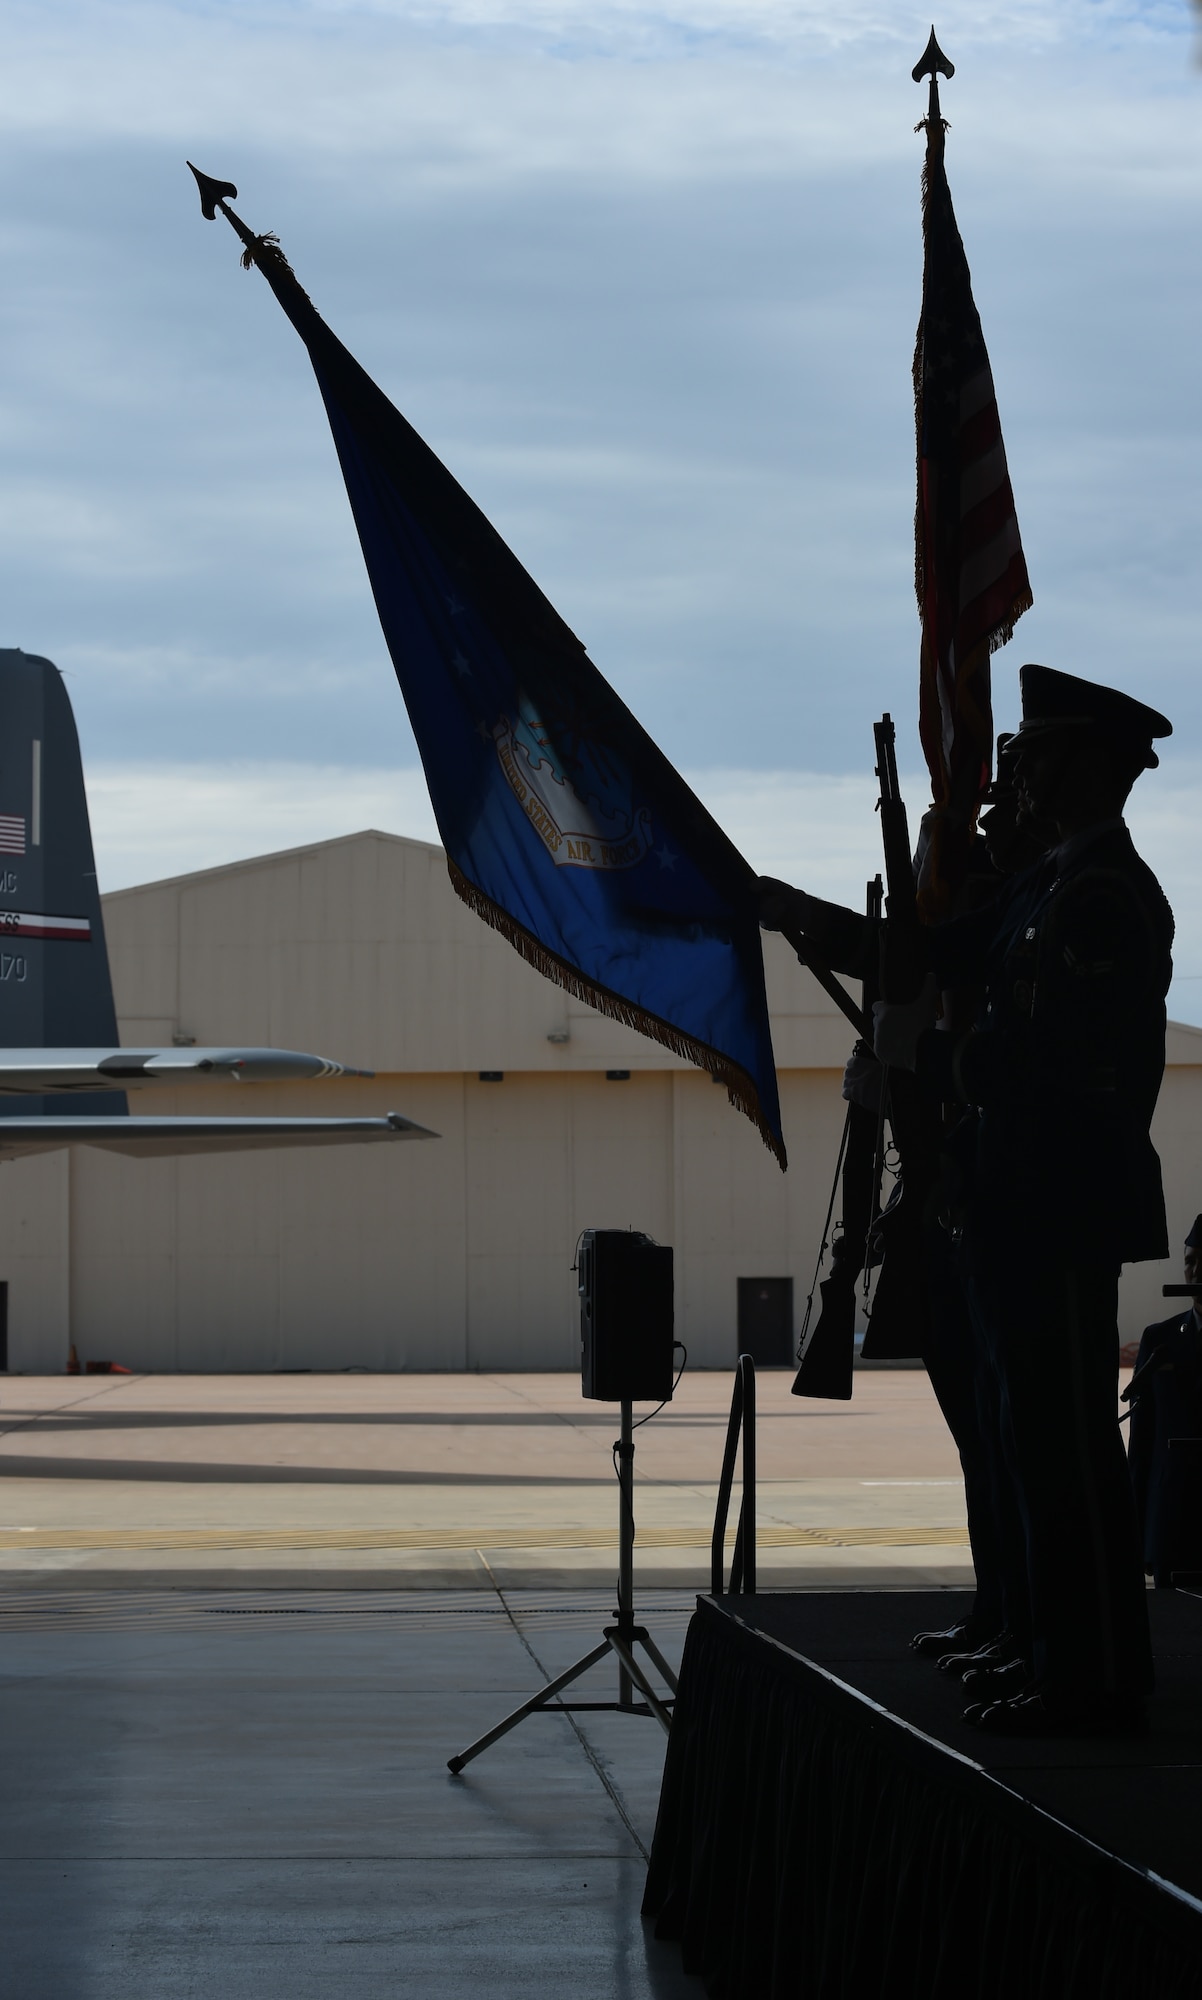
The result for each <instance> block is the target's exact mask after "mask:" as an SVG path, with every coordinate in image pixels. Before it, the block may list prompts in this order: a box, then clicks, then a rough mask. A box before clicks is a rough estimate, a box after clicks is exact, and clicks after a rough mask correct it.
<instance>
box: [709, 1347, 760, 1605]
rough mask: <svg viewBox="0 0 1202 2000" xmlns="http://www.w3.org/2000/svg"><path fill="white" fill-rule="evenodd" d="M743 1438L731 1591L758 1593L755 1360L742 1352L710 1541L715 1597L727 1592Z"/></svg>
mask: <svg viewBox="0 0 1202 2000" xmlns="http://www.w3.org/2000/svg"><path fill="white" fill-rule="evenodd" d="M740 1433H741V1434H742V1439H743V1495H742V1499H741V1501H740V1503H739V1526H738V1530H737V1532H736V1534H735V1552H734V1555H733V1557H732V1558H731V1565H730V1589H731V1594H732V1595H733V1594H736V1593H738V1592H742V1594H743V1595H744V1596H746V1597H754V1596H755V1362H754V1361H753V1360H752V1358H751V1356H750V1354H740V1356H739V1358H738V1361H737V1362H736V1363H735V1386H734V1394H733V1395H732V1397H731V1399H730V1422H729V1423H728V1424H727V1427H726V1451H725V1453H724V1455H723V1459H722V1478H721V1480H720V1481H719V1484H718V1506H717V1510H716V1512H715V1514H714V1536H713V1540H712V1542H711V1543H710V1588H711V1590H712V1591H713V1594H714V1596H715V1597H721V1596H723V1595H724V1588H725V1587H724V1583H723V1575H724V1571H725V1567H726V1563H725V1549H726V1520H727V1515H728V1514H729V1512H730V1495H731V1489H732V1487H733V1486H734V1480H735V1458H736V1455H737V1453H738V1449H739V1437H740Z"/></svg>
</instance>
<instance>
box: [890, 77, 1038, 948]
mask: <svg viewBox="0 0 1202 2000" xmlns="http://www.w3.org/2000/svg"><path fill="white" fill-rule="evenodd" d="M924 123H925V128H926V135H927V156H926V164H925V166H924V168H923V177H922V198H923V202H922V233H923V253H924V254H923V274H922V313H921V316H920V318H919V321H918V338H917V340H916V342H915V347H914V413H915V421H916V425H917V432H918V506H917V510H916V513H915V518H914V584H915V589H916V590H917V593H918V609H919V614H920V616H921V618H922V663H921V671H920V680H919V705H918V728H919V735H920V737H921V739H922V747H923V753H924V755H925V757H926V760H927V766H928V768H929V770H930V773H931V796H932V801H933V803H934V805H935V806H936V807H943V808H950V811H949V812H948V814H947V816H946V817H940V816H937V817H936V819H935V821H934V822H933V836H932V840H931V844H930V847H929V849H928V850H927V854H926V857H925V859H924V862H923V870H922V878H921V880H920V883H919V891H918V896H919V910H920V912H921V914H922V916H923V917H924V918H925V919H926V920H927V921H928V922H930V921H936V920H938V918H939V917H941V916H943V915H946V914H947V912H948V910H949V907H950V905H951V902H952V899H953V897H954V895H955V891H956V887H957V885H958V883H959V881H960V880H961V879H962V877H963V874H964V870H965V868H966V866H967V861H968V853H969V844H970V839H971V833H972V829H973V826H974V824H975V820H976V812H977V807H978V805H979V803H980V799H981V794H982V792H983V791H984V789H985V786H986V785H987V783H988V782H989V768H990V761H991V758H992V753H993V714H992V709H991V705H990V695H989V656H990V654H991V653H993V652H995V651H996V649H997V648H998V647H999V646H1004V645H1005V643H1006V641H1007V639H1009V637H1010V635H1011V633H1012V632H1013V630H1014V626H1015V621H1016V620H1017V619H1018V618H1020V617H1021V616H1022V614H1023V612H1024V611H1026V610H1027V609H1028V607H1029V606H1030V603H1031V585H1030V583H1029V581H1028V578H1027V565H1026V561H1025V559H1024V557H1023V549H1022V541H1021V539H1020V536H1019V532H1018V518H1017V516H1016V514H1015V511H1014V494H1013V492H1012V491H1011V487H1010V474H1009V472H1008V471H1007V469H1006V449H1005V446H1004V445H1003V443H1002V427H1001V422H1000V419H999V417H998V408H997V399H996V397H995V395H994V389H993V375H992V373H991V371H990V367H989V356H988V354H987V353H986V351H985V339H984V335H983V334H982V332H981V319H980V315H979V313H978V312H977V309H976V306H975V305H974V303H973V296H972V280H971V278H970V276H969V270H968V260H967V258H966V257H965V255H964V245H963V243H962V242H961V240H960V232H959V230H958V229H957V227H956V217H955V213H954V211H953V209H952V197H951V191H950V189H949V187H948V184H947V173H946V170H945V167H944V159H943V151H944V132H945V127H944V123H943V120H942V119H941V118H940V117H939V116H938V115H937V113H936V115H935V116H934V117H929V118H927V119H926V120H925V121H924Z"/></svg>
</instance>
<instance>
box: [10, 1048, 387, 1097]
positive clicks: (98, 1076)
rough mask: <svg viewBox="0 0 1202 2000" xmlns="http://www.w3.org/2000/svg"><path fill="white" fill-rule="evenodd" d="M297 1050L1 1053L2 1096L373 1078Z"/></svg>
mask: <svg viewBox="0 0 1202 2000" xmlns="http://www.w3.org/2000/svg"><path fill="white" fill-rule="evenodd" d="M374 1074H375V1072H374V1071H373V1070H370V1069H348V1068H347V1066H346V1065H345V1063H336V1062H330V1061H329V1060H328V1059H327V1058H326V1057H325V1056H308V1055H302V1054H301V1053H300V1052H299V1051H297V1050H296V1049H198V1048H191V1047H184V1048H170V1049H121V1048H113V1047H110V1048H99V1049H57V1048H34V1049H5V1048H0V1094H2V1095H4V1096H20V1097H26V1096H28V1097H57V1096H59V1095H60V1094H61V1093H62V1092H63V1091H71V1090H86V1091H89V1092H91V1091H96V1090H138V1089H141V1088H144V1087H145V1086H146V1085H147V1084H152V1083H157V1084H169V1085H170V1086H171V1088H172V1089H176V1088H178V1087H179V1085H181V1084H193V1083H302V1082H308V1081H309V1080H310V1079H313V1078H316V1077H323V1076H373V1075H374Z"/></svg>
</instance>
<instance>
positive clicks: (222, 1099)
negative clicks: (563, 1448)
mask: <svg viewBox="0 0 1202 2000" xmlns="http://www.w3.org/2000/svg"><path fill="white" fill-rule="evenodd" d="M104 907H105V922H106V928H107V931H108V938H109V947H110V955H111V959H112V965H113V975H114V986H115V990H116V994H117V1004H118V1013H119V1017H120V1022H121V1034H122V1040H123V1042H125V1043H126V1044H127V1045H136V1044H137V1043H139V1042H159V1041H170V1039H171V1038H172V1036H173V1035H189V1036H192V1037H194V1038H195V1039H196V1040H197V1041H200V1042H204V1043H221V1042H223V1041H230V1042H234V1041H237V1042H243V1043H255V1042H264V1043H274V1044H276V1045H278V1046H283V1047H295V1048H304V1049H312V1050H315V1051H317V1052H319V1053H321V1054H323V1055H329V1056H334V1057H337V1058H338V1059H340V1060H342V1061H345V1062H348V1063H352V1064H356V1065H361V1066H363V1067H365V1068H371V1069H374V1070H375V1071H376V1072H377V1076H376V1078H375V1080H374V1081H371V1080H350V1079H346V1080H338V1081H336V1082H331V1083H327V1084H322V1085H317V1086H312V1087H308V1088H303V1087H302V1088H295V1087H294V1088H289V1089H276V1088H270V1089H269V1088H257V1089H254V1090H253V1093H252V1089H251V1087H245V1088H244V1087H240V1086H237V1085H228V1086H223V1087H221V1088H219V1089H215V1090H212V1091H208V1092H206V1093H205V1095H204V1102H203V1108H204V1109H206V1110H209V1111H212V1112H214V1113H219V1112H223V1111H227V1112H234V1111H236V1112H246V1111H250V1110H260V1111H262V1112H264V1113H284V1114H286V1113H288V1112H301V1111H317V1110H325V1111H329V1112H331V1113H334V1112H338V1113H342V1112H348V1113H368V1112H379V1111H386V1110H398V1111H402V1112H404V1113H405V1114H406V1115H408V1116H410V1117H413V1118H415V1119H417V1120H418V1121H419V1122H421V1123H422V1124H425V1125H428V1126H430V1127H432V1128H433V1129H434V1130H435V1131H437V1132H438V1133H439V1134H440V1135H441V1136H440V1138H439V1139H437V1140H434V1141H429V1142H423V1143H415V1144H401V1145H397V1146H395V1147H380V1146H373V1147H364V1148H362V1149H358V1148H339V1149H335V1150H328V1149H324V1148H323V1149H319V1150H316V1151H313V1152H309V1153H305V1152H303V1151H299V1150H294V1151H289V1152H280V1153H272V1154H256V1155H254V1156H249V1155H248V1156H244V1157H241V1158H239V1157H237V1156H226V1157H224V1158H221V1159H210V1160H197V1159H192V1160H179V1161H171V1160H154V1161H144V1162H135V1161H131V1160H124V1159H118V1158H115V1157H111V1156H108V1155H105V1154H103V1153H98V1152H92V1151H89V1150H87V1149H76V1150H74V1151H73V1152H72V1153H71V1154H69V1155H68V1154H55V1155H47V1156H40V1157H38V1158H36V1159H31V1160H24V1161H17V1162H13V1163H9V1164H8V1165H6V1166H5V1167H4V1168H3V1170H2V1172H0V1277H6V1278H7V1279H8V1283H9V1326H10V1334H9V1356H10V1366H11V1367H13V1368H18V1369H25V1370H26V1371H29V1372H34V1371H37V1370H40V1369H59V1368H61V1367H62V1366H63V1363H64V1360H65V1357H66V1352H67V1346H68V1343H69V1342H70V1341H72V1340H74V1342H75V1344H76V1345H77V1347H78V1348H79V1351H80V1353H81V1354H82V1355H83V1356H84V1357H85V1358H94V1359H111V1360H116V1361H120V1362H123V1363H124V1364H125V1365H127V1366H130V1367H136V1368H147V1369H182V1370H198V1371H203V1370H206V1369H227V1368H228V1369H270V1368H287V1367H293V1368H301V1367H326V1368H331V1367H333V1368H337V1367H365V1368H372V1369H376V1368H383V1369H399V1368H411V1369H438V1368H558V1367H562V1368H572V1367H574V1366H575V1365H576V1362H577V1336H576V1327H575V1311H574V1307H575V1293H574V1284H575V1280H574V1278H573V1276H572V1273H571V1270H570V1266H571V1262H572V1251H573V1247H574V1244H575V1242H576V1238H577V1236H578V1234H579V1232H580V1230H581V1229H582V1228H585V1227H588V1226H590V1225H592V1226H597V1227H626V1226H632V1227H635V1228H641V1229H645V1230H647V1231H648V1232H649V1233H650V1234H651V1235H653V1236H656V1237H657V1238H659V1239H660V1240H661V1241H665V1242H670V1243H672V1244H673V1245H674V1247H675V1251H676V1274H677V1324H678V1332H679V1333H680V1336H681V1338H683V1339H684V1340H685V1341H686V1342H687V1344H688V1347H689V1350H690V1357H691V1360H692V1361H693V1362H694V1363H695V1364H697V1365H702V1366H726V1365H728V1364H729V1362H730V1361H731V1359H732V1357H733V1355H734V1352H735V1348H736V1280H737V1278H738V1277H740V1276H749V1277H750V1276H774V1277H781V1276H791V1277H792V1278H793V1280H794V1298H795V1306H796V1310H797V1313H798V1315H800V1312H801V1310H802V1308H803V1304H804V1299H805V1294H806V1290H807V1288H808V1285H809V1281H810V1276H811V1273H812V1269H813V1261H814V1256H815V1253H816V1250H817V1245H818V1240H819V1234H820V1231H821V1226H822V1219H823V1216H824V1214H825V1208H826V1202H827V1198H828V1195H829V1191H830V1176H831V1173H832V1170H833V1165H834V1159H835V1152H836V1148H837V1144H838V1135H839V1131H840V1128H841V1122H842V1110H843V1107H842V1104H841V1100H840V1097H839V1073H840V1070H841V1068H842V1064H843V1060H844V1057H845V1055H846V1053H847V1048H848V1044H849V1030H848V1029H847V1026H846V1024H845V1023H844V1021H843V1019H842V1017H841V1016H840V1015H839V1014H838V1013H837V1011H836V1010H835V1008H834V1007H833V1006H832V1004H831V1002H830V1001H829V1000H828V999H827V997H826V996H825V995H824V994H823V993H822V992H821V990H820V989H819V988H818V987H817V986H816V984H815V983H814V982H813V980H812V979H811V978H810V976H809V975H808V974H807V973H806V972H804V971H803V970H802V969H801V968H800V967H799V966H798V965H797V963H796V961H795V959H794V958H793V956H792V954H791V953H790V952H789V951H788V949H787V947H785V946H783V945H782V944H781V943H780V941H779V940H776V939H770V940H768V941H767V946H766V950H767V971H768V983H769V998H770V1005H771V1009H772V1017H773V1034H774V1040H775V1045H776V1051H777V1059H778V1063H779V1065H780V1070H781V1091H782V1102H783V1109H784V1118H785V1130H786V1137H787V1140H788V1144H789V1151H790V1169H789V1173H788V1174H787V1175H782V1174H781V1173H780V1172H779V1170H778V1169H777V1167H776V1165H775V1163H774V1161H773V1160H772V1159H771V1158H770V1156H769V1155H768V1153H767V1152H766V1151H765V1149H764V1147H763V1146H762V1145H761V1143H760V1140H759V1138H758V1136H757V1135H756V1133H755V1132H754V1131H753V1130H752V1128H751V1126H750V1125H749V1124H748V1122H747V1121H746V1119H744V1118H743V1117H741V1116H740V1115H739V1114H738V1113H736V1112H735V1111H733V1110H732V1109H731V1108H730V1106H729V1105H728V1104H727V1101H726V1095H725V1092H724V1091H723V1090H722V1089H721V1088H720V1087H716V1086H715V1085H714V1084H713V1083H712V1082H711V1081H710V1079H709V1078H708V1077H707V1076H705V1075H704V1074H702V1073H701V1072H699V1071H697V1070H695V1069H693V1068H692V1067H690V1066H689V1065H686V1064H682V1063H680V1062H678V1061H677V1060H676V1059H675V1058H673V1057H671V1056H668V1055H667V1054H665V1052H664V1051H662V1050H660V1049H659V1048H658V1047H657V1046H656V1045H655V1044H654V1043H651V1042H649V1041H647V1040H645V1039H644V1038H642V1037H640V1036H637V1035H634V1034H633V1033H631V1032H630V1031H628V1030H626V1029H623V1028H621V1027H618V1026H616V1025H615V1024H613V1023H611V1022H608V1021H605V1020H604V1019H603V1018H602V1017H600V1016H599V1015H597V1014H596V1013H594V1012H593V1010H591V1009H589V1008H586V1007H583V1006H581V1005H580V1004H579V1003H577V1002H575V1001H573V1000H571V999H569V998H568V996H566V995H565V994H563V993H562V992H560V991H559V989H557V988H555V987H553V986H551V985H549V984H548V983H547V982H546V981H544V980H542V979H540V978H539V977H538V976H537V975H536V974H534V973H533V972H531V971H530V969H529V968H528V967H526V966H525V965H523V964H522V962H521V960H520V959H519V958H518V957H517V954H516V953H514V952H513V951H512V950H511V949H510V947H509V946H508V945H507V944H505V943H504V942H503V941H502V940H501V939H500V938H498V937H497V936H496V935H495V934H494V933H492V932H491V931H489V930H488V929H487V928H486V927H485V926H484V925H483V924H481V923H480V922H479V921H478V920H477V919H476V918H474V917H473V916H472V915H471V914H470V913H469V912H468V911H467V910H465V909H464V907H463V906H462V905H461V904H460V903H459V902H458V900H457V899H456V897H455V896H454V894H453V893H452V891H451V889H450V886H449V884H448V882H447V877H446V868H445V862H444V859H443V856H442V853H441V851H440V850H439V849H437V848H434V847H430V846H427V845H425V844H423V843H421V842H416V841H405V840H400V839H397V838H395V837H393V836H390V835H384V834H377V833H366V834H361V835H355V836H352V837H350V838H348V839H346V840H340V841H331V842H327V843H323V844H322V845H320V846H317V847H314V848H308V849H302V850H298V851H295V852H293V853H289V854H283V855H276V856H267V857H264V858H261V859H258V860H254V861H250V862H245V863H241V864H238V865H237V866H235V867H231V868H223V869H215V870H212V871H206V872H205V873H202V874H198V875H193V876H187V877H182V878H180V879H179V880H177V881H173V882H166V883H159V884H152V885H149V886H147V887H145V888H139V889H132V890H126V891H122V892H120V893H119V894H117V895H114V896H110V897H107V898H106V899H105V906H104ZM1170 1043H1171V1045H1170V1061H1171V1064H1172V1067H1171V1068H1170V1071H1169V1074H1168V1076H1167V1077H1166V1085H1165V1090H1164V1092H1163V1094H1162V1099H1161V1106H1160V1110H1159V1111H1158V1114H1157V1137H1158V1143H1159V1144H1160V1145H1161V1149H1162V1154H1163V1157H1164V1159H1165V1166H1166V1181H1167V1183H1168V1187H1169V1206H1170V1226H1171V1227H1172V1228H1174V1229H1175V1230H1176V1231H1177V1234H1178V1235H1179V1234H1180V1233H1181V1231H1182V1230H1183V1229H1184V1227H1185V1220H1184V1218H1185V1216H1186V1212H1187V1211H1188V1213H1189V1214H1190V1215H1192V1214H1193V1213H1194V1212H1195V1211H1196V1209H1197V1208H1198V1207H1199V1206H1202V1196H1196V1193H1195V1191H1196V1190H1198V1189H1199V1188H1202V1032H1199V1031H1197V1030H1191V1029H1179V1028H1175V1029H1174V1030H1173V1033H1172V1036H1171V1038H1170ZM607 1069H624V1070H629V1072H630V1076H629V1080H628V1081H621V1082H619V1081H610V1080H608V1079H607V1078H606V1075H605V1072H606V1070H607ZM481 1070H493V1071H495V1070H500V1071H502V1072H503V1073H504V1075H503V1080H502V1081H501V1082H499V1083H489V1082H482V1081H481V1080H480V1077H479V1072H480V1071H481ZM131 1106H132V1109H133V1110H134V1112H135V1114H136V1112H137V1111H139V1110H142V1111H145V1112H162V1111H172V1110H176V1109H179V1110H184V1109H190V1110H196V1109H199V1108H201V1103H200V1099H199V1097H198V1096H197V1095H195V1094H191V1095H189V1094H185V1093H184V1092H180V1093H178V1094H177V1095H176V1094H172V1093H170V1092H165V1091H153V1092H144V1093H140V1094H138V1095H137V1096H136V1097H134V1098H133V1099H132V1100H131ZM1191 1203H1193V1206H1192V1207H1191V1205H1190V1204H1191ZM1173 1268H1175V1267H1166V1268H1165V1269H1164V1270H1162V1269H1161V1268H1160V1267H1159V1266H1157V1267H1151V1266H1144V1267H1140V1268H1139V1269H1138V1270H1137V1271H1136V1272H1133V1273H1129V1274H1127V1276H1126V1277H1125V1279H1124V1322H1125V1326H1126V1327H1128V1328H1129V1329H1134V1330H1138V1326H1140V1325H1142V1324H1143V1323H1144V1321H1145V1320H1147V1319H1149V1318H1152V1317H1157V1316H1160V1314H1161V1313H1162V1312H1163V1305H1162V1303H1161V1301H1160V1297H1159V1285H1160V1282H1161V1281H1162V1279H1163V1278H1164V1277H1165V1276H1166V1275H1172V1269H1173Z"/></svg>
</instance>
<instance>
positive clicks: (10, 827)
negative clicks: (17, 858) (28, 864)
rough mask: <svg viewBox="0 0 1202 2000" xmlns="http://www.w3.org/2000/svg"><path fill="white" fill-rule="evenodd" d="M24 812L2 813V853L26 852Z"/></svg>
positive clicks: (0, 847) (0, 824)
mask: <svg viewBox="0 0 1202 2000" xmlns="http://www.w3.org/2000/svg"><path fill="white" fill-rule="evenodd" d="M24 852H25V815H24V813H0V854H24Z"/></svg>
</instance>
